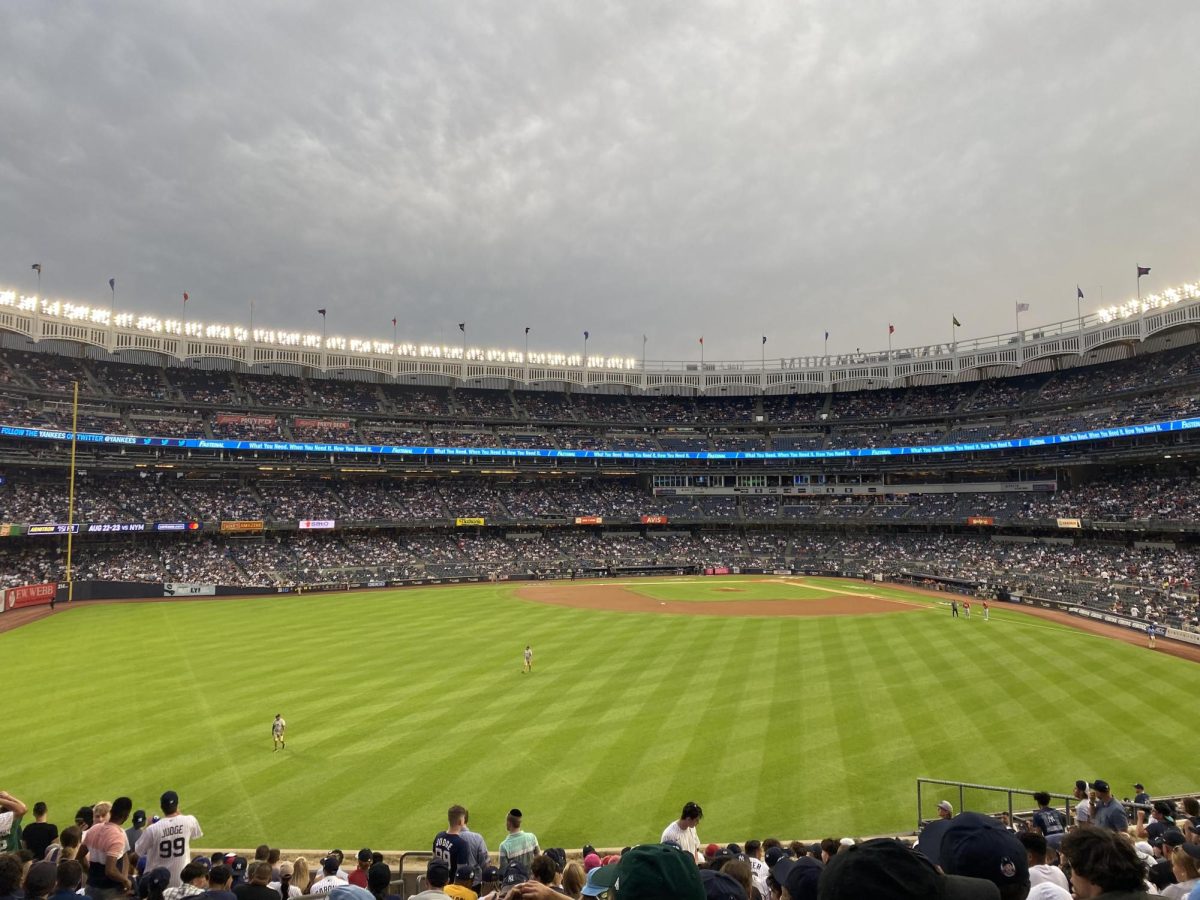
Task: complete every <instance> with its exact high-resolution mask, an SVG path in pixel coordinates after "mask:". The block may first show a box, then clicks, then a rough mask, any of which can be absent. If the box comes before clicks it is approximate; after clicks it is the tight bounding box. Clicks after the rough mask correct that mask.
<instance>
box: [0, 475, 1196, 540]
mask: <svg viewBox="0 0 1200 900" xmlns="http://www.w3.org/2000/svg"><path fill="white" fill-rule="evenodd" d="M1077 477H1078V476H1077ZM6 482H7V483H6V484H3V485H0V522H15V523H24V524H34V523H46V522H65V521H66V520H67V504H68V487H67V485H66V483H65V481H63V480H57V479H56V480H53V481H48V480H46V479H45V477H44V476H41V475H39V474H36V473H32V472H31V473H21V472H15V473H13V474H10V475H9V476H7V478H6ZM1043 483H1051V484H1052V483H1053V482H1043ZM1198 485H1200V479H1198V478H1197V477H1196V475H1195V473H1193V472H1191V471H1190V470H1174V469H1173V470H1166V471H1158V470H1137V469H1134V470H1113V471H1109V472H1107V473H1103V474H1100V475H1098V476H1096V477H1094V478H1093V479H1092V480H1090V481H1089V480H1083V479H1082V478H1081V479H1080V481H1079V483H1078V484H1075V485H1070V486H1068V485H1064V486H1062V487H1061V488H1060V489H1059V490H1057V491H1051V490H1036V491H1013V490H1007V491H998V492H981V491H971V490H964V491H961V492H944V493H916V492H914V493H908V492H904V490H903V488H902V486H900V485H888V484H886V483H880V484H879V485H878V486H877V487H875V489H874V492H873V493H870V494H865V493H860V494H850V493H845V492H844V491H841V490H840V489H839V488H838V487H836V486H834V489H833V491H831V492H829V493H816V492H815V490H816V489H814V493H813V494H800V495H797V494H790V493H788V494H768V493H760V494H745V493H739V494H717V493H712V494H682V493H679V494H676V493H675V492H673V491H671V490H664V491H663V492H662V493H661V495H656V494H655V493H654V492H653V491H652V490H650V489H649V488H648V487H646V486H644V485H642V484H640V483H639V482H638V480H637V479H634V478H609V479H590V478H583V479H579V478H564V479H562V480H553V481H547V480H513V481H507V480H496V479H488V478H482V477H459V478H419V477H417V478H388V479H382V480H372V481H364V480H361V479H345V480H335V479H330V480H317V479H302V478H291V479H267V478H256V479H246V480H236V479H211V480H195V479H184V478H180V477H172V476H171V475H169V474H168V470H163V469H157V470H147V469H142V470H139V471H138V472H136V473H114V472H105V471H103V470H98V471H91V470H84V471H83V472H82V473H81V474H80V476H79V477H78V478H77V480H76V497H75V515H74V521H76V522H113V521H120V522H156V521H185V520H192V519H196V520H201V521H207V522H215V521H220V520H222V519H264V520H267V521H279V522H288V521H294V520H296V519H324V518H334V519H346V520H350V521H355V522H396V523H400V524H404V523H408V522H416V521H433V520H443V521H444V520H448V519H455V518H460V517H483V518H486V519H488V520H489V522H491V521H506V522H520V521H538V520H544V519H553V518H558V519H564V518H566V519H569V518H572V517H578V516H601V517H604V518H606V519H608V520H612V521H626V522H637V521H638V520H639V519H640V517H641V516H644V515H665V516H668V517H669V518H670V519H672V520H683V521H696V522H703V521H710V520H715V521H722V522H735V521H744V522H760V521H775V520H780V519H787V520H794V521H804V520H813V521H821V520H830V519H831V520H838V519H878V520H895V521H899V520H903V521H906V522H913V523H920V522H927V523H939V524H952V525H962V524H966V523H967V520H968V519H969V518H971V517H986V518H988V519H990V520H992V522H991V524H994V525H1021V526H1044V527H1056V526H1057V523H1058V520H1060V519H1080V520H1084V521H1087V522H1089V523H1131V524H1133V525H1139V524H1150V523H1159V524H1161V525H1170V526H1172V527H1176V526H1179V525H1188V524H1194V523H1197V522H1198V521H1200V487H1198ZM818 488H819V486H818Z"/></svg>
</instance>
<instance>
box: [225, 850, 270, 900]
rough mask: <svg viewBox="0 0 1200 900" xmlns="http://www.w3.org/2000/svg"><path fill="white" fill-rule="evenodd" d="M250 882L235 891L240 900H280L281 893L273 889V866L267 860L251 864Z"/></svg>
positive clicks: (248, 875) (259, 860)
mask: <svg viewBox="0 0 1200 900" xmlns="http://www.w3.org/2000/svg"><path fill="white" fill-rule="evenodd" d="M246 875H247V878H248V880H247V881H246V883H245V884H239V885H238V886H237V887H236V888H234V889H233V893H234V895H235V896H236V897H237V898H238V900H280V895H279V892H278V891H276V890H275V889H274V888H273V887H271V886H270V885H271V864H270V863H269V862H267V861H266V859H258V860H255V861H254V862H252V863H250V867H249V869H248V870H247V872H246Z"/></svg>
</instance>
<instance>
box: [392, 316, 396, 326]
mask: <svg viewBox="0 0 1200 900" xmlns="http://www.w3.org/2000/svg"><path fill="white" fill-rule="evenodd" d="M392 327H393V328H395V327H396V317H395V316H392Z"/></svg>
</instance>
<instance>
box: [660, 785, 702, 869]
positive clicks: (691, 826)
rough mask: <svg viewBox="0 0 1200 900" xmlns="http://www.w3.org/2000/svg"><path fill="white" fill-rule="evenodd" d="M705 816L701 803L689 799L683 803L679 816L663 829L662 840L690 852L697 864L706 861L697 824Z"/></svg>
mask: <svg viewBox="0 0 1200 900" xmlns="http://www.w3.org/2000/svg"><path fill="white" fill-rule="evenodd" d="M703 818H704V810H702V809H701V808H700V804H699V803H693V802H691V801H690V800H689V801H688V802H687V803H685V804H684V805H683V811H682V812H681V813H680V814H679V818H678V819H676V820H675V821H674V822H672V823H671V824H670V825H668V826H667V827H666V828H664V829H663V833H662V838H660V840H661V841H662V843H664V844H673V845H674V846H676V847H678V848H679V849H680V850H682V851H683V852H684V853H687V854H689V855H690V856H691V857H692V859H693V860H695V861H696V863H697V865H698V864H700V863H702V862H704V854H703V853H702V852H701V850H700V836H699V835H698V834H697V833H696V826H697V825H699V824H700V820H701V819H703Z"/></svg>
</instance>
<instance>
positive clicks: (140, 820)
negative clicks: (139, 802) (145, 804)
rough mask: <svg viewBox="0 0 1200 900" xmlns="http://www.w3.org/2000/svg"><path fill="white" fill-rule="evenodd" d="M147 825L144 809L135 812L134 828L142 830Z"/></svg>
mask: <svg viewBox="0 0 1200 900" xmlns="http://www.w3.org/2000/svg"><path fill="white" fill-rule="evenodd" d="M145 824H146V811H145V810H144V809H139V810H135V811H134V813H133V827H134V828H141V827H142V826H143V825H145Z"/></svg>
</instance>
